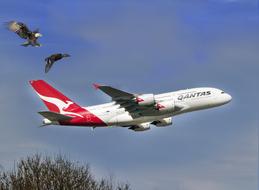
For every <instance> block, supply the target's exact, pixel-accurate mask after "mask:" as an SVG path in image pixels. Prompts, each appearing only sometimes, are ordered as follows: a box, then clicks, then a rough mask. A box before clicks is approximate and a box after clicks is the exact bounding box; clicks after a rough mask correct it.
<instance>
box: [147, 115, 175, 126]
mask: <svg viewBox="0 0 259 190" xmlns="http://www.w3.org/2000/svg"><path fill="white" fill-rule="evenodd" d="M152 124H153V125H155V126H157V127H166V126H169V125H172V124H173V119H172V117H167V118H163V119H160V120H157V121H153V122H152Z"/></svg>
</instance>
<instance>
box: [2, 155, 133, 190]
mask: <svg viewBox="0 0 259 190" xmlns="http://www.w3.org/2000/svg"><path fill="white" fill-rule="evenodd" d="M10 189H12V190H75V189H76V190H130V186H129V184H128V183H125V184H123V183H119V184H116V183H115V182H114V180H112V179H111V178H110V179H102V180H96V179H95V178H94V177H93V174H92V172H91V171H90V168H89V165H88V164H87V165H80V164H79V163H77V162H72V161H70V160H68V159H66V158H65V157H64V156H61V155H58V156H55V157H54V158H51V157H50V156H45V157H43V156H41V155H39V154H36V155H33V156H28V157H27V158H25V159H21V160H20V161H18V162H17V163H16V166H15V167H14V169H13V170H11V171H0V190H10Z"/></svg>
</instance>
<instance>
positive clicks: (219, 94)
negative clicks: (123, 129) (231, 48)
mask: <svg viewBox="0 0 259 190" xmlns="http://www.w3.org/2000/svg"><path fill="white" fill-rule="evenodd" d="M231 99H232V98H231V96H230V95H229V94H227V93H225V92H224V91H222V90H220V89H216V88H192V89H186V90H179V91H175V92H169V93H163V94H157V95H155V101H156V103H158V104H160V103H161V104H163V103H167V102H171V103H172V104H174V106H176V107H177V109H174V110H168V111H159V110H155V109H150V111H146V112H145V113H141V115H138V113H136V115H134V114H132V113H129V112H128V111H127V110H126V109H125V108H123V107H121V106H120V105H118V104H116V102H110V103H106V104H101V105H96V106H90V107H86V109H87V110H89V111H90V112H91V113H93V114H95V115H96V116H98V117H99V118H100V119H102V120H103V121H104V122H105V123H106V124H107V125H108V126H131V125H138V124H141V123H146V122H153V121H156V120H160V119H163V118H167V117H172V116H174V115H178V114H182V113H186V112H191V111H196V110H201V109H207V108H212V107H216V106H220V105H223V104H226V103H228V102H230V101H231Z"/></svg>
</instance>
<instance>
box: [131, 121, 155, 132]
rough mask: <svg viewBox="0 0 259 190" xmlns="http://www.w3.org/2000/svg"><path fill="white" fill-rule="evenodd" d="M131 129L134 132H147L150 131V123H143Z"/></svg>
mask: <svg viewBox="0 0 259 190" xmlns="http://www.w3.org/2000/svg"><path fill="white" fill-rule="evenodd" d="M129 129H131V130H133V131H146V130H149V129H150V123H141V124H139V125H134V126H131V127H130V128H129Z"/></svg>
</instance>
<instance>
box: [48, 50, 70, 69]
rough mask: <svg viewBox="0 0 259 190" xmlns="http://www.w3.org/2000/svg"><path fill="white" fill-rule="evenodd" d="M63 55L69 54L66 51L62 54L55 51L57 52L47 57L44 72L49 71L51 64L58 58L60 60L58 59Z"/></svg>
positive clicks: (67, 55)
mask: <svg viewBox="0 0 259 190" xmlns="http://www.w3.org/2000/svg"><path fill="white" fill-rule="evenodd" d="M64 57H70V55H69V54H66V53H64V54H62V53H57V54H53V55H51V56H49V57H47V58H46V59H45V62H46V66H45V73H47V72H49V70H50V69H51V67H52V65H53V64H54V63H55V62H56V61H58V60H60V59H62V58H64Z"/></svg>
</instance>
